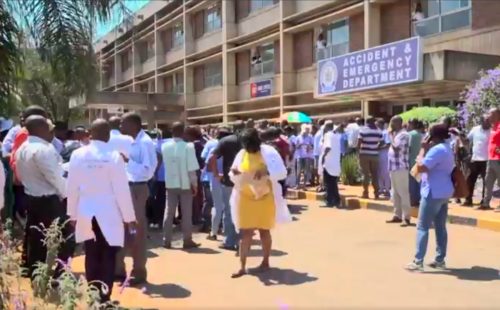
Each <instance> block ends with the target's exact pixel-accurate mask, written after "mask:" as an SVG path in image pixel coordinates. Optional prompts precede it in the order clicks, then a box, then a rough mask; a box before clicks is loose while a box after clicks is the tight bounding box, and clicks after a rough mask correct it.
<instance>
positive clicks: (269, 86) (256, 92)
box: [250, 80, 273, 98]
mask: <svg viewBox="0 0 500 310" xmlns="http://www.w3.org/2000/svg"><path fill="white" fill-rule="evenodd" d="M272 91H273V81H272V80H262V81H258V82H252V83H251V84H250V97H252V98H258V97H266V96H271V93H272Z"/></svg>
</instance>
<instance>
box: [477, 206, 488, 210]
mask: <svg viewBox="0 0 500 310" xmlns="http://www.w3.org/2000/svg"><path fill="white" fill-rule="evenodd" d="M476 210H491V207H490V206H487V205H480V206H479V207H477V208H476Z"/></svg>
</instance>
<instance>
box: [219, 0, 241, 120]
mask: <svg viewBox="0 0 500 310" xmlns="http://www.w3.org/2000/svg"><path fill="white" fill-rule="evenodd" d="M235 1H236V0H235ZM221 5H222V8H221V14H222V16H221V17H222V122H223V123H224V124H227V123H228V121H229V120H228V115H227V113H228V108H227V103H228V102H231V101H234V100H235V96H236V88H237V85H236V55H235V54H234V53H228V52H227V51H228V49H230V48H231V47H232V46H230V45H229V44H228V43H227V41H228V40H229V39H231V38H233V37H234V36H235V35H236V21H235V7H234V1H233V0H227V1H221Z"/></svg>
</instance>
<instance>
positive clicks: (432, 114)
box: [399, 107, 457, 124]
mask: <svg viewBox="0 0 500 310" xmlns="http://www.w3.org/2000/svg"><path fill="white" fill-rule="evenodd" d="M456 115H457V111H455V110H453V109H450V108H447V107H418V108H413V109H411V110H410V111H406V112H404V113H402V114H400V115H399V116H401V117H402V118H403V121H404V122H408V121H409V120H410V119H418V120H419V121H422V122H425V123H428V124H432V123H435V122H437V121H439V120H440V119H441V117H443V116H450V117H455V116H456Z"/></svg>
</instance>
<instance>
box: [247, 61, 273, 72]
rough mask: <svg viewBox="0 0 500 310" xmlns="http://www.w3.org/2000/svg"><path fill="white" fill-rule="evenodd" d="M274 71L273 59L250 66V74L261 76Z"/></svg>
mask: <svg viewBox="0 0 500 310" xmlns="http://www.w3.org/2000/svg"><path fill="white" fill-rule="evenodd" d="M272 73H274V60H268V61H262V62H259V63H256V64H252V66H251V75H252V76H261V75H265V74H272Z"/></svg>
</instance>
